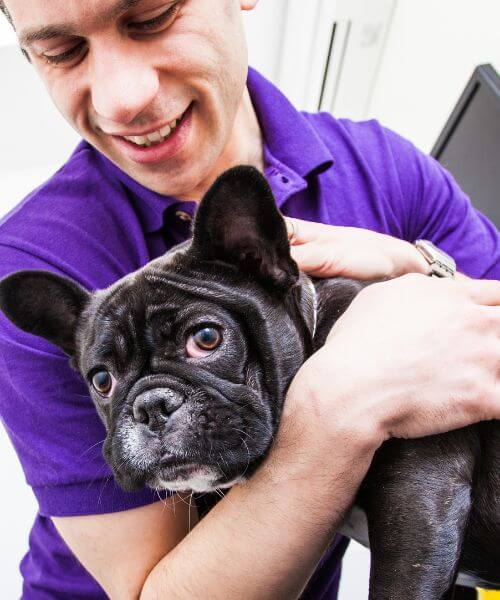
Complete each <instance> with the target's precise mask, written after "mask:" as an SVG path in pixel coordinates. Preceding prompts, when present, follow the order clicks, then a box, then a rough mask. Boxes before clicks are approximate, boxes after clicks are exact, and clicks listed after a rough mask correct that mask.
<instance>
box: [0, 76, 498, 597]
mask: <svg viewBox="0 0 500 600" xmlns="http://www.w3.org/2000/svg"><path fill="white" fill-rule="evenodd" d="M248 87H249V91H250V95H251V98H252V102H253V105H254V107H255V109H256V112H257V116H258V118H259V122H260V125H261V128H262V131H263V134H264V138H265V164H266V167H265V171H266V176H267V178H268V180H269V182H270V184H271V186H272V188H273V190H274V193H275V196H276V201H277V203H278V206H279V207H280V209H281V210H282V212H283V213H284V214H286V215H291V216H295V217H300V218H302V219H308V220H311V221H318V222H322V223H330V224H335V225H348V226H355V227H364V228H368V229H372V230H375V231H379V232H384V233H388V234H390V235H393V236H396V237H399V238H403V239H405V240H410V241H413V240H415V239H417V238H427V239H430V240H433V241H434V242H435V243H436V244H438V245H439V246H440V247H442V248H443V249H444V250H446V251H447V252H449V253H450V254H452V255H453V256H454V257H455V259H456V261H457V263H458V267H459V268H460V270H462V271H463V272H465V273H467V274H469V275H472V276H474V277H485V278H490V279H499V278H500V240H499V235H498V232H497V230H496V228H495V227H494V226H493V225H492V224H491V223H490V222H489V221H488V220H487V219H486V218H485V217H484V216H482V215H481V214H479V213H478V212H476V211H475V210H474V209H473V208H472V207H471V204H470V202H469V200H468V199H467V197H466V196H465V194H464V193H463V192H462V191H461V190H460V189H459V188H458V187H457V185H456V183H455V182H454V180H453V179H452V177H451V176H450V175H449V174H448V173H447V172H446V171H444V170H443V169H442V168H441V167H440V166H439V164H437V163H436V162H435V161H434V160H433V159H431V158H429V157H427V156H425V155H423V154H422V153H421V152H419V151H418V150H417V149H416V148H415V147H414V146H413V145H412V144H410V143H409V142H408V141H406V140H404V139H402V138H400V137H399V136H397V135H396V134H395V133H393V132H391V131H389V130H387V129H384V128H383V127H382V126H381V125H379V123H377V122H376V121H368V122H362V123H354V122H351V121H348V120H342V119H335V118H334V117H332V116H331V115H330V114H328V113H317V114H309V113H301V112H298V111H297V110H296V109H295V108H294V107H293V106H292V105H291V104H290V103H289V102H288V100H287V99H286V98H285V97H284V96H283V95H282V94H281V93H280V92H279V91H278V90H277V89H276V88H275V87H274V86H273V85H272V84H271V83H269V82H268V81H266V80H265V79H264V78H263V77H262V76H261V75H260V74H258V73H257V72H256V71H254V70H252V69H250V70H249V76H248ZM195 208H196V205H195V203H194V202H178V201H177V200H176V199H175V198H171V197H166V196H162V195H160V194H156V193H154V192H151V191H149V190H147V189H146V188H144V187H143V186H142V185H140V184H139V183H137V182H136V181H134V180H132V179H131V178H130V177H128V176H127V175H126V174H125V173H123V172H121V171H120V170H119V169H118V168H117V167H116V166H114V165H113V164H112V163H111V162H110V161H108V160H107V159H106V158H105V157H104V156H102V155H101V154H100V153H99V152H97V151H96V150H94V149H93V148H92V147H91V146H89V145H88V144H87V143H86V142H81V143H80V144H79V145H78V147H77V148H76V150H75V151H74V153H73V154H72V155H71V157H70V158H69V160H68V162H67V163H66V164H65V165H64V166H63V167H62V168H61V169H60V170H59V171H58V172H57V173H56V174H55V175H54V176H53V177H52V178H51V179H49V181H47V182H46V183H44V184H43V185H42V186H40V187H39V188H38V189H36V190H35V191H33V192H32V193H31V194H30V195H29V196H28V197H27V198H26V199H25V200H24V201H23V202H21V203H20V204H19V205H18V206H17V207H16V208H14V210H12V211H11V212H10V213H9V214H8V215H7V216H6V217H5V218H4V219H3V220H2V221H1V222H0V253H1V254H0V257H1V260H0V277H2V276H4V275H6V274H8V273H11V272H13V271H16V270H18V269H49V270H52V271H55V272H58V273H62V274H64V275H67V276H70V277H72V278H74V279H76V280H77V281H79V282H80V283H81V284H83V285H84V286H85V287H87V288H88V289H91V290H94V289H96V288H104V287H106V286H108V285H110V284H111V283H113V282H114V281H116V280H117V279H118V278H120V277H122V276H123V275H125V274H127V273H129V272H131V271H134V270H136V269H137V268H139V267H141V266H143V265H144V264H146V263H147V262H148V261H150V260H151V259H153V258H155V257H157V256H159V255H161V254H162V253H163V252H165V250H166V248H168V247H170V246H172V245H173V244H175V243H177V242H180V241H182V240H184V239H186V237H188V236H189V234H190V223H189V216H190V215H192V214H193V213H194V210H195ZM163 225H165V227H164V233H163V234H162V232H161V229H162V226H163ZM0 414H1V417H2V420H3V422H4V425H5V427H6V429H7V432H8V434H9V436H10V439H11V440H12V443H13V445H14V447H15V449H16V451H17V453H18V456H19V459H20V461H21V464H22V466H23V469H24V472H25V475H26V480H27V482H28V484H29V485H30V486H31V487H32V488H33V491H34V493H35V496H36V498H37V500H38V503H39V513H38V515H37V517H36V520H35V523H34V526H33V529H32V532H31V536H30V549H29V552H28V553H27V555H26V556H25V557H24V559H23V561H22V564H21V571H22V573H23V576H24V594H23V597H24V598H28V599H30V598H36V599H43V598H47V599H48V598H51V599H53V598H68V599H70V598H71V599H72V600H75V599H78V598H103V597H105V595H104V592H103V591H102V589H101V588H100V587H99V585H98V584H97V583H96V582H95V581H94V580H93V579H92V578H91V577H90V575H88V574H87V573H86V572H85V570H84V569H83V568H82V567H81V565H80V564H79V563H78V561H77V560H76V559H75V558H74V557H73V555H72V553H71V552H70V551H69V549H68V548H67V546H66V545H65V543H64V542H63V541H62V539H61V538H60V537H59V535H58V534H57V532H56V531H55V529H54V526H53V524H52V521H51V519H50V517H51V516H71V515H87V514H96V513H106V512H113V511H120V510H125V509H129V508H133V507H137V506H141V505H145V504H148V503H151V502H155V501H156V500H158V497H157V495H156V494H155V493H153V492H152V491H149V490H146V489H145V490H143V491H141V492H139V493H125V492H123V491H122V490H120V488H118V487H117V486H116V485H115V483H114V481H113V478H112V477H111V473H110V470H109V469H108V467H107V465H106V464H105V462H104V460H103V458H102V456H101V442H102V440H103V438H104V429H103V426H102V424H101V422H100V421H99V419H98V417H97V413H96V411H95V410H94V407H93V405H92V402H91V400H90V397H89V394H88V392H87V388H86V386H85V385H84V383H83V382H82V381H81V380H80V378H79V377H78V375H77V374H76V373H75V372H74V371H73V370H72V369H71V368H70V367H69V365H68V360H67V357H66V356H65V355H64V354H63V353H62V352H61V351H60V350H59V349H58V348H56V347H54V346H53V345H51V344H50V343H48V342H45V341H44V340H41V339H39V338H37V337H34V336H31V335H29V334H25V333H23V332H21V331H18V330H17V329H15V328H14V327H13V326H12V325H11V324H10V323H9V322H7V321H6V319H5V318H4V317H3V315H1V316H0ZM4 493H5V492H4ZM304 494H307V490H304ZM344 548H345V542H344V540H342V538H337V539H336V541H335V543H334V544H333V545H332V547H331V548H330V549H329V551H328V552H327V553H326V554H325V556H324V557H323V559H322V561H321V563H320V565H319V567H318V570H317V571H316V573H315V574H314V576H313V578H312V579H311V581H310V582H309V585H308V588H307V590H306V592H305V594H304V597H305V598H309V599H317V600H319V599H324V600H333V599H334V598H336V596H337V588H338V578H339V570H340V557H341V554H342V552H343V550H344Z"/></svg>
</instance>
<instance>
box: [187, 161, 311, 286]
mask: <svg viewBox="0 0 500 600" xmlns="http://www.w3.org/2000/svg"><path fill="white" fill-rule="evenodd" d="M191 252H193V253H196V254H197V256H199V257H200V258H202V259H204V260H221V261H224V262H229V263H232V264H237V265H238V266H241V268H242V269H246V270H248V271H249V272H251V273H254V274H255V275H257V276H258V277H259V278H261V279H263V280H264V281H266V282H268V283H271V284H272V285H273V286H275V287H278V288H280V289H287V288H289V287H291V286H292V285H293V284H294V283H295V282H296V281H297V279H298V276H299V272H298V268H297V265H296V263H295V262H294V260H293V259H292V257H291V256H290V246H289V243H288V235H287V230H286V225H285V221H284V220H283V217H282V216H281V214H280V212H279V210H278V209H277V207H276V202H275V200H274V196H273V193H272V190H271V188H270V186H269V184H268V183H267V181H266V179H265V177H264V176H263V175H262V174H261V173H260V172H259V171H258V170H257V169H255V168H254V167H250V166H238V167H233V168H232V169H229V170H228V171H225V172H224V173H222V175H220V176H219V177H218V178H217V180H216V181H215V182H214V184H213V185H212V186H211V188H210V189H209V190H208V192H207V193H206V195H205V196H204V198H203V200H202V201H201V203H200V206H199V208H198V211H197V213H196V218H195V222H194V231H193V243H192V246H191Z"/></svg>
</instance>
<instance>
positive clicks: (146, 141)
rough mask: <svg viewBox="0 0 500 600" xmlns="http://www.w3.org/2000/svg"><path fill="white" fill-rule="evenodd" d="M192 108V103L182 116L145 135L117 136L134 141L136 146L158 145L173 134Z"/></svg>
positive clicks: (130, 141)
mask: <svg viewBox="0 0 500 600" xmlns="http://www.w3.org/2000/svg"><path fill="white" fill-rule="evenodd" d="M190 108H191V104H190V105H189V106H188V107H187V108H186V110H185V111H184V112H183V113H182V115H181V116H180V117H178V118H177V119H174V120H173V121H170V123H167V124H166V125H164V126H163V127H161V128H160V129H155V130H154V131H150V132H149V133H147V134H144V135H121V136H117V137H120V138H121V139H122V140H126V141H127V142H129V143H132V144H134V145H135V146H138V147H139V148H149V147H151V146H156V145H158V144H161V143H163V142H164V141H165V140H167V139H168V138H169V137H171V136H172V134H173V133H174V131H175V130H176V129H177V127H178V126H179V125H180V124H181V122H182V121H183V119H184V117H185V116H186V114H187V113H188V111H189V109H190Z"/></svg>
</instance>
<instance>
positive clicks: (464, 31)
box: [0, 0, 500, 600]
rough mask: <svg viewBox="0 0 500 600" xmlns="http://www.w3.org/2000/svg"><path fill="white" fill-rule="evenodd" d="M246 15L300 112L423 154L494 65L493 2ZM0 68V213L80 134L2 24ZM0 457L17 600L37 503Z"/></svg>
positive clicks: (347, 590) (11, 587) (1, 444)
mask: <svg viewBox="0 0 500 600" xmlns="http://www.w3.org/2000/svg"><path fill="white" fill-rule="evenodd" d="M306 7H307V8H306ZM244 20H245V26H246V29H247V34H248V45H249V57H250V64H251V65H252V66H254V67H255V68H257V69H258V70H260V71H261V72H262V73H263V74H264V75H265V76H266V77H268V78H269V79H271V80H272V81H273V82H274V83H275V84H277V85H278V87H280V89H281V90H282V91H283V92H284V93H285V94H286V95H287V96H288V97H289V98H290V100H292V101H293V102H294V104H295V105H296V106H297V107H298V108H301V109H304V110H309V111H317V110H319V109H321V110H326V111H331V112H332V113H333V114H334V115H335V116H337V117H349V118H351V119H354V120H362V119H367V118H376V119H378V120H379V121H381V123H382V124H384V125H385V126H387V127H390V128H391V129H393V130H395V131H397V132H398V133H400V134H402V135H403V136H405V137H407V138H409V139H410V140H411V141H413V142H414V143H415V144H416V145H417V146H418V147H420V148H421V149H422V150H424V151H425V152H430V150H431V148H432V147H433V145H434V143H435V142H436V140H437V138H438V136H439V134H440V132H441V131H442V129H443V127H444V125H445V123H446V121H447V119H448V116H449V115H450V113H451V112H452V110H453V108H454V106H455V104H456V102H457V100H458V98H459V96H460V94H461V92H462V90H463V89H464V87H465V85H466V83H467V82H468V80H469V78H470V76H471V75H472V72H473V70H474V68H475V67H476V66H477V65H480V64H483V63H490V64H492V65H493V67H495V68H496V70H497V71H498V70H500V33H499V27H498V24H499V23H500V2H499V1H498V0H475V1H474V2H471V1H470V0H468V1H466V0H419V1H418V2H416V1H415V0H307V2H306V1H304V0H260V2H259V4H258V6H257V8H256V9H255V10H254V11H252V12H250V13H245V14H244ZM0 72H1V73H2V91H1V94H0V120H1V129H2V134H1V136H0V217H1V216H2V215H3V214H5V213H6V212H7V211H8V210H9V209H10V208H12V207H13V206H15V205H16V204H17V203H18V202H19V201H20V200H21V199H22V198H23V197H24V196H25V195H26V194H27V193H28V192H29V191H31V190H32V189H34V188H35V187H37V186H38V185H40V184H41V183H42V182H43V181H44V180H46V179H47V178H48V177H50V175H51V174H52V173H53V172H54V171H55V170H57V169H58V168H59V167H60V166H61V164H62V163H63V162H64V161H65V160H66V158H67V157H68V156H69V154H70V152H71V151H72V149H73V148H74V146H75V145H76V144H77V142H78V136H77V134H76V133H75V132H74V131H73V130H72V129H71V128H70V127H69V125H67V124H66V123H65V121H64V120H63V119H62V118H61V116H60V115H59V114H58V113H57V111H56V109H55V108H54V107H53V106H52V105H51V103H50V100H49V98H48V96H47V94H46V92H45V90H44V88H43V85H42V84H41V83H40V81H38V79H37V78H36V76H35V73H34V71H33V69H32V68H31V66H30V65H29V63H28V62H27V61H26V60H25V59H24V57H23V56H22V54H21V52H20V51H19V49H18V47H17V46H16V38H15V35H14V34H13V32H12V30H11V28H10V26H9V25H8V23H7V22H6V21H5V19H3V18H0ZM497 125H498V123H497ZM0 460H1V464H2V472H3V473H2V475H3V476H2V479H3V481H4V484H3V485H4V493H3V494H1V495H0V514H2V515H3V518H2V519H1V520H0V540H1V541H0V565H1V573H2V597H3V598H15V597H19V595H20V591H21V578H20V575H19V572H18V563H19V561H20V559H21V557H22V555H23V554H24V552H25V551H26V548H27V539H28V534H29V529H30V526H31V523H32V520H33V515H34V513H35V511H36V504H35V501H34V499H33V496H32V494H31V492H30V490H29V488H28V487H27V486H26V484H25V482H24V477H23V473H22V470H21V468H20V466H19V463H18V461H17V458H16V456H15V454H14V452H13V450H12V448H11V446H10V442H9V440H8V438H7V435H6V434H5V431H4V429H3V428H1V427H0ZM6 490H8V492H7V491H6ZM368 569H369V558H368V552H367V551H366V550H365V549H364V548H361V547H360V546H359V545H357V544H354V543H352V544H351V546H350V548H349V550H348V555H347V558H346V561H345V567H344V575H343V578H342V590H341V600H348V599H349V600H352V599H353V598H355V599H360V598H366V597H367V586H368Z"/></svg>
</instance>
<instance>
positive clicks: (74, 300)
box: [0, 271, 91, 356]
mask: <svg viewBox="0 0 500 600" xmlns="http://www.w3.org/2000/svg"><path fill="white" fill-rule="evenodd" d="M90 296H91V294H90V293H89V292H88V291H87V290H85V289H84V288H83V287H81V286H80V285H79V284H77V283H75V282H74V281H72V280H71V279H67V278H66V277H62V276H60V275H56V274H55V273H51V272H50V271H17V272H16V273H12V274H11V275H8V276H7V277H4V278H3V279H2V280H1V281H0V310H2V312H3V313H4V314H5V316H6V317H7V318H8V319H9V320H10V321H12V323H14V325H16V326H17V327H19V328H20V329H22V330H23V331H26V332H28V333H32V334H33V335H38V336H40V337H43V338H45V339H46V340H48V341H49V342H52V343H53V344H56V345H57V346H59V347H60V348H62V350H64V352H66V354H68V355H69V356H74V354H75V350H76V347H75V330H76V324H77V321H78V318H79V316H80V314H81V312H82V310H83V308H84V306H85V305H86V303H87V302H88V300H89V298H90Z"/></svg>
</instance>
